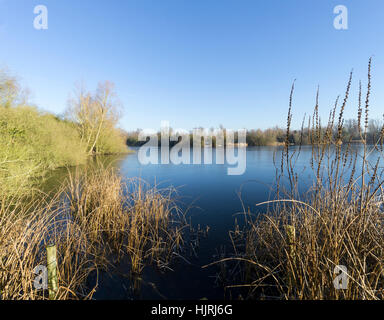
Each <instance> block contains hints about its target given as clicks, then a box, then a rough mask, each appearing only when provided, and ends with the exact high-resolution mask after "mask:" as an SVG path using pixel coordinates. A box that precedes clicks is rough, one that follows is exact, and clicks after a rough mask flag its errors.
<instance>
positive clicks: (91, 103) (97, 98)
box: [67, 81, 121, 154]
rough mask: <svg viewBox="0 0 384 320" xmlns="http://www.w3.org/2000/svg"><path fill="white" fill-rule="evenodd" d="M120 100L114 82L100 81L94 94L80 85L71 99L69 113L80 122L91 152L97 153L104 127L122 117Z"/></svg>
mask: <svg viewBox="0 0 384 320" xmlns="http://www.w3.org/2000/svg"><path fill="white" fill-rule="evenodd" d="M120 114H121V113H120V102H119V101H118V99H117V98H116V94H115V89H114V84H113V83H112V82H109V81H105V82H103V83H99V85H98V87H97V90H96V93H94V94H92V93H90V92H88V91H86V90H85V89H84V87H83V86H81V87H78V89H77V91H76V97H75V99H70V101H69V105H68V109H67V115H68V116H69V117H70V118H71V119H72V120H73V121H75V122H76V123H77V124H78V127H79V132H80V136H81V139H82V141H84V142H85V143H86V145H87V152H88V153H89V154H93V153H97V149H98V142H99V138H100V134H101V133H102V132H103V129H106V128H108V127H114V126H115V125H116V124H117V122H118V120H119V118H120Z"/></svg>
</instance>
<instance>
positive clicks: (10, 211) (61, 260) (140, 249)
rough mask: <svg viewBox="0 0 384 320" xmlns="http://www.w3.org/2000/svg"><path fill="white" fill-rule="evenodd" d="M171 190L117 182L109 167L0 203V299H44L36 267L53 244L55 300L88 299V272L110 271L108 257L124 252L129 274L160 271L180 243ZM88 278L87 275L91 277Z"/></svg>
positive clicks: (180, 219)
mask: <svg viewBox="0 0 384 320" xmlns="http://www.w3.org/2000/svg"><path fill="white" fill-rule="evenodd" d="M172 195H173V190H157V189H156V188H149V187H148V186H146V185H145V183H144V182H142V181H122V179H121V177H120V176H119V175H118V174H117V173H116V172H115V171H114V170H113V169H99V170H92V171H82V172H80V171H77V172H76V173H74V174H69V176H68V179H67V180H66V181H64V182H63V185H62V187H61V188H60V190H59V192H57V194H55V195H53V196H52V195H45V194H41V195H40V196H39V197H36V198H34V199H25V198H23V197H21V196H19V197H17V196H13V197H11V198H10V197H9V196H8V197H5V196H4V198H3V199H0V248H1V250H0V290H1V298H2V299H23V300H25V299H47V298H48V294H47V292H45V291H41V290H36V288H35V287H34V280H35V279H36V276H37V274H35V273H34V270H35V268H36V267H37V266H39V265H42V266H46V264H47V263H46V261H47V258H46V251H45V247H46V246H47V245H49V244H55V245H56V247H57V262H58V283H59V288H58V292H57V294H56V297H55V298H56V299H91V298H92V296H93V294H94V293H95V291H96V290H97V287H98V283H97V277H96V281H95V283H92V284H90V283H89V281H88V280H89V275H90V274H91V272H92V273H95V272H96V273H97V272H99V271H101V270H104V271H107V272H109V271H111V270H112V269H113V265H112V264H111V262H110V259H111V257H112V256H116V255H118V256H122V255H128V256H129V258H130V260H131V269H130V270H128V271H127V272H130V273H132V272H133V273H136V274H137V273H140V272H142V270H143V268H144V266H145V265H148V264H151V263H152V264H154V265H156V266H158V267H159V268H161V269H166V268H167V265H168V263H169V262H170V261H171V259H172V258H173V257H174V256H175V255H177V254H178V253H177V252H178V251H179V250H180V249H181V247H182V245H183V237H182V235H183V229H184V228H185V227H186V223H185V220H184V218H183V215H182V214H181V212H180V211H179V209H178V208H177V206H175V205H174V203H173V201H172V199H171V198H172ZM92 278H93V277H92Z"/></svg>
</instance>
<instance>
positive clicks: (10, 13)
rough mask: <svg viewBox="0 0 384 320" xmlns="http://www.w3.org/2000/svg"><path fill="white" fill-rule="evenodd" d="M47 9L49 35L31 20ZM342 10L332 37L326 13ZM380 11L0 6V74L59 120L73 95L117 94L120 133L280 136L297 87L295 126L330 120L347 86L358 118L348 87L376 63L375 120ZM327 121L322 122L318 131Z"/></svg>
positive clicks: (345, 0) (165, 1) (325, 0)
mask: <svg viewBox="0 0 384 320" xmlns="http://www.w3.org/2000/svg"><path fill="white" fill-rule="evenodd" d="M39 4H43V5H46V6H47V8H48V19H49V20H48V30H35V29H34V28H33V19H34V17H35V15H34V13H33V9H34V7H35V6H36V5H39ZM339 4H342V5H345V6H346V7H347V8H348V10H349V29H348V30H336V29H334V27H333V19H334V17H335V15H334V13H333V8H334V7H335V6H336V5H339ZM383 18H384V1H382V0H365V1H363V0H337V1H332V0H279V1H277V0H259V1H257V0H109V1H107V0H77V1H74V0H73V1H72V0H36V1H35V0H0V48H1V50H0V66H7V67H8V68H9V69H10V70H11V71H12V72H13V73H15V74H16V75H18V76H19V77H20V78H21V80H22V83H23V84H24V85H26V86H27V87H28V88H29V89H30V90H31V93H32V95H31V98H32V101H33V102H34V103H36V104H37V105H38V106H39V107H40V108H42V109H44V110H49V111H51V112H54V113H57V114H60V113H62V112H63V111H64V109H65V107H66V103H67V99H68V96H69V94H70V93H71V92H72V91H73V88H74V84H75V83H76V82H79V81H84V82H85V83H86V84H87V87H88V88H89V89H93V88H94V87H96V85H97V83H98V82H99V81H102V80H110V81H113V82H114V83H115V84H116V87H117V93H118V95H119V97H120V100H121V101H122V102H123V104H124V118H123V119H122V120H121V122H120V125H121V127H123V128H125V129H136V128H154V129H158V128H159V126H160V121H161V120H169V121H170V124H171V126H172V127H175V128H185V129H190V128H193V127H195V126H203V127H212V126H214V127H217V126H218V125H219V124H222V125H224V126H225V127H227V128H232V129H239V128H243V127H245V128H266V127H270V126H274V125H281V126H284V124H285V118H286V113H287V105H288V97H289V91H290V86H291V83H292V81H293V79H295V78H296V79H297V82H296V94H295V98H294V118H293V124H294V126H296V127H299V126H300V123H301V119H302V116H303V115H304V113H310V112H311V111H312V108H313V106H314V98H315V94H316V88H317V85H320V104H321V108H322V109H321V110H322V112H321V114H322V115H323V116H324V118H325V117H326V116H327V115H328V110H329V108H330V107H331V106H332V105H333V102H334V100H335V98H336V96H337V95H338V94H343V92H344V89H345V85H346V82H347V78H348V74H349V72H350V70H351V69H352V68H353V69H354V71H355V75H354V77H355V79H354V80H355V81H354V86H353V88H352V89H353V90H354V94H352V95H351V99H352V101H351V103H350V104H349V106H348V109H347V110H346V117H354V116H355V114H356V97H357V94H355V92H356V89H357V85H358V80H359V79H361V80H363V84H365V83H366V69H367V61H368V58H369V57H370V56H371V55H374V64H373V65H374V69H373V91H372V103H371V113H372V116H373V117H374V118H380V117H381V114H382V113H383V112H384V90H383V89H384V41H383V35H384V19H383ZM324 120H325V119H324Z"/></svg>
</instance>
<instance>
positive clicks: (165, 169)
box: [52, 147, 313, 299]
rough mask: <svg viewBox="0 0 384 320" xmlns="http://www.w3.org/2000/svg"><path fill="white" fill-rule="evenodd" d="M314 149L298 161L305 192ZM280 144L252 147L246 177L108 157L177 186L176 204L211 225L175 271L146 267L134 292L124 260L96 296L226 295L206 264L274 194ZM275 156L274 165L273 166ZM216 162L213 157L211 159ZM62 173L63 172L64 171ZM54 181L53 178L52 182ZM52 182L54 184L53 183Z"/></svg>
mask: <svg viewBox="0 0 384 320" xmlns="http://www.w3.org/2000/svg"><path fill="white" fill-rule="evenodd" d="M311 152H312V149H311V148H310V147H303V148H302V150H301V153H300V156H299V158H298V160H297V162H296V171H297V172H298V173H299V176H300V181H301V187H302V190H304V191H305V190H306V189H308V187H309V186H310V185H311V183H312V177H313V176H312V170H311V169H310V167H309V165H310V162H309V159H310V157H311ZM280 157H281V148H279V147H253V148H248V149H247V153H246V171H245V173H244V174H243V175H239V176H230V175H227V167H228V166H227V165H217V164H212V165H173V164H168V165H146V166H143V165H141V164H140V163H139V161H138V156H137V153H132V154H129V155H126V156H124V157H117V158H116V157H110V158H105V159H106V161H108V162H111V163H113V165H114V166H117V167H119V168H120V172H121V174H122V175H123V176H124V177H126V178H131V177H140V178H142V179H144V180H146V181H147V182H149V183H150V184H155V183H156V184H157V185H159V186H160V187H167V186H174V187H176V188H177V189H178V195H179V197H178V202H179V205H180V206H181V207H182V208H184V209H187V208H190V209H189V211H188V215H189V216H190V217H191V219H192V223H193V225H194V226H197V225H198V224H199V225H201V226H202V228H204V227H205V226H209V228H210V229H209V233H208V236H207V237H206V238H202V239H200V246H199V248H198V251H197V253H198V257H197V258H196V257H194V256H186V257H185V258H186V259H187V260H188V262H189V263H187V262H185V261H183V260H181V259H179V260H177V261H175V262H174V263H173V264H172V265H171V267H172V269H173V270H174V271H169V272H165V273H161V272H159V271H157V270H156V269H153V268H151V267H146V268H145V270H144V272H143V274H142V276H141V279H139V283H140V286H139V287H140V290H137V291H135V292H133V291H132V279H130V278H129V277H128V276H127V275H126V274H127V270H129V266H128V265H127V262H125V261H122V262H121V263H120V264H119V265H118V266H117V269H116V271H115V272H114V273H113V274H112V275H111V274H107V273H101V274H100V275H99V286H98V291H97V292H96V294H95V295H94V298H95V299H202V298H208V299H222V298H224V297H225V295H224V289H223V287H222V286H221V285H220V284H218V283H216V281H215V274H216V272H217V269H216V268H215V267H209V268H205V269H202V268H201V267H202V266H203V265H206V264H208V263H211V262H213V261H216V260H217V259H218V253H219V252H221V251H222V250H223V248H224V247H225V248H226V249H225V250H226V251H230V248H231V244H230V242H229V240H230V239H229V235H228V232H229V230H231V229H233V228H234V222H235V218H236V217H237V218H238V219H240V220H241V215H236V214H238V213H241V212H243V208H244V207H245V208H246V209H248V208H249V209H250V211H251V212H254V213H257V212H258V210H262V209H263V208H262V207H257V208H256V207H255V204H256V203H260V202H263V201H266V200H268V199H271V198H273V197H274V184H275V177H276V166H277V167H278V168H279V167H280V161H281V158H280ZM274 159H275V162H276V163H275V164H274ZM213 163H215V161H213ZM60 174H63V175H64V174H65V173H64V172H63V173H60ZM52 181H53V180H52ZM52 183H53V182H52Z"/></svg>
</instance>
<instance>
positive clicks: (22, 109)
mask: <svg viewBox="0 0 384 320" xmlns="http://www.w3.org/2000/svg"><path fill="white" fill-rule="evenodd" d="M95 125H97V123H96V124H95ZM115 125H116V122H114V123H110V122H109V123H107V124H104V123H103V126H98V129H99V130H98V132H97V139H95V140H94V142H95V145H96V143H97V153H98V154H113V153H124V152H127V151H128V149H127V146H126V144H125V140H124V136H123V134H122V133H121V132H120V130H118V129H117V128H116V127H115ZM79 128H80V124H79V123H78V122H75V121H70V120H65V119H60V118H59V117H57V116H55V115H53V114H50V113H47V112H42V111H39V110H38V109H37V108H36V107H34V106H30V105H29V104H28V103H27V102H26V99H25V98H22V91H21V89H20V86H19V84H18V83H17V81H16V80H15V79H14V78H12V77H11V76H9V74H8V73H6V72H4V71H0V181H1V184H0V192H4V193H9V194H14V193H18V192H20V193H24V192H28V191H30V190H31V189H32V188H33V180H34V179H35V178H38V177H41V176H43V175H44V173H45V172H47V171H48V170H52V169H56V168H58V167H64V166H76V165H80V164H84V163H85V162H86V159H87V155H88V154H89V146H88V144H87V142H86V141H85V139H84V137H83V136H81V134H80V129H79Z"/></svg>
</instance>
